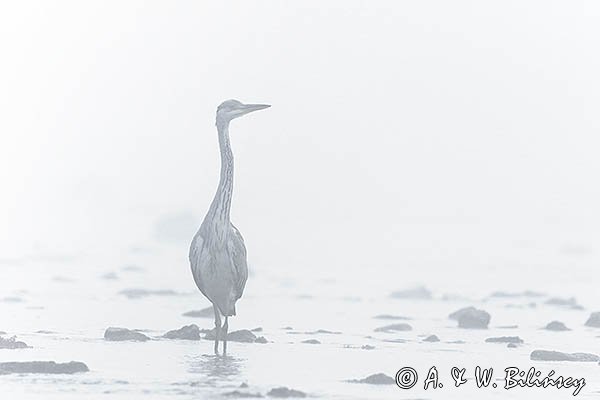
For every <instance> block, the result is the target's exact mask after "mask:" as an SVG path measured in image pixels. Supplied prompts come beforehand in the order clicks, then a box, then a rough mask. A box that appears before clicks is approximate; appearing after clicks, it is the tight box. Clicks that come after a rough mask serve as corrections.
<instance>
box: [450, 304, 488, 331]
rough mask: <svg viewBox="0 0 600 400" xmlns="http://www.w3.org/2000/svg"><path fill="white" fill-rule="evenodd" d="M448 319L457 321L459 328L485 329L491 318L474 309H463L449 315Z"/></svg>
mask: <svg viewBox="0 0 600 400" xmlns="http://www.w3.org/2000/svg"><path fill="white" fill-rule="evenodd" d="M449 318H451V319H456V320H458V326H459V327H460V328H467V329H487V327H488V324H489V323H490V319H491V316H490V314H489V313H487V312H486V311H483V310H478V309H476V308H475V307H465V308H461V309H460V310H458V311H455V312H453V313H452V314H450V316H449Z"/></svg>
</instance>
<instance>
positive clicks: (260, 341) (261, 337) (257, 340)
mask: <svg viewBox="0 0 600 400" xmlns="http://www.w3.org/2000/svg"><path fill="white" fill-rule="evenodd" d="M254 343H262V344H265V343H268V341H267V339H266V338H265V337H264V336H259V337H257V338H256V340H255V341H254Z"/></svg>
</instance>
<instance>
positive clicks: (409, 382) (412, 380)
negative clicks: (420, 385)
mask: <svg viewBox="0 0 600 400" xmlns="http://www.w3.org/2000/svg"><path fill="white" fill-rule="evenodd" d="M418 378H419V376H418V375H417V371H415V370H414V368H411V367H404V368H401V369H400V370H398V372H396V385H398V387H399V388H400V389H410V388H411V387H413V386H415V385H416V384H417V380H418Z"/></svg>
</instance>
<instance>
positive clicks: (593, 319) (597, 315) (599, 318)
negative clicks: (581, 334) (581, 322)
mask: <svg viewBox="0 0 600 400" xmlns="http://www.w3.org/2000/svg"><path fill="white" fill-rule="evenodd" d="M585 326H591V327H592V328H600V311H598V312H593V313H592V314H591V315H590V317H589V318H588V320H587V321H586V323H585Z"/></svg>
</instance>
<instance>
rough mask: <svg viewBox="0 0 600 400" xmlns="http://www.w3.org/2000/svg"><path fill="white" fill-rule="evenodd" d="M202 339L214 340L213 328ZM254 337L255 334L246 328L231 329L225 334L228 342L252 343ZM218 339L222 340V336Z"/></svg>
mask: <svg viewBox="0 0 600 400" xmlns="http://www.w3.org/2000/svg"><path fill="white" fill-rule="evenodd" d="M204 339H207V340H215V330H214V329H213V330H211V331H210V332H208V333H207V334H206V336H204ZM256 339H257V338H256V335H255V334H254V333H252V332H250V331H249V330H247V329H242V330H239V331H233V332H230V333H229V334H228V335H227V341H229V342H241V343H254V342H255V341H256ZM220 340H223V338H220Z"/></svg>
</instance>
